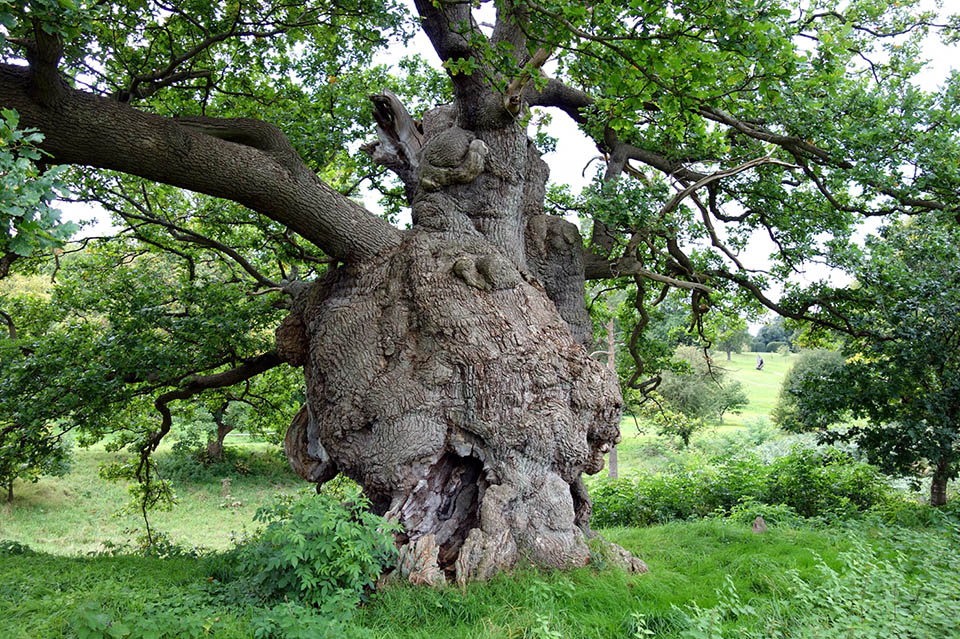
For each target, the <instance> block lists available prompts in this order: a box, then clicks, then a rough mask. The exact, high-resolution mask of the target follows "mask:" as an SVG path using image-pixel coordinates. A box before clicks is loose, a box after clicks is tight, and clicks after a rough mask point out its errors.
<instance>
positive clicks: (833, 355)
mask: <svg viewBox="0 0 960 639" xmlns="http://www.w3.org/2000/svg"><path fill="white" fill-rule="evenodd" d="M843 364H844V357H843V354H841V353H839V352H837V351H824V350H812V351H804V352H803V353H801V354H800V357H798V358H797V363H796V364H794V365H793V366H792V367H791V368H790V370H789V371H787V374H786V375H785V376H784V377H783V382H781V384H780V394H779V395H778V396H777V405H776V406H774V408H773V412H772V413H771V414H770V417H771V419H773V422H774V423H775V424H777V425H778V426H779V427H780V428H782V429H784V430H787V431H791V432H795V433H798V432H803V431H808V430H812V429H815V428H817V427H818V426H820V425H821V424H819V423H818V422H817V421H816V419H815V418H816V416H815V415H810V414H806V413H804V412H803V411H801V410H800V406H799V402H798V395H799V394H801V393H803V392H804V391H803V388H804V385H805V384H810V383H813V381H812V380H815V379H829V377H830V376H831V375H832V374H833V373H835V372H836V371H838V370H840V369H841V368H843Z"/></svg>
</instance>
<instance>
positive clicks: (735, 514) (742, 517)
mask: <svg viewBox="0 0 960 639" xmlns="http://www.w3.org/2000/svg"><path fill="white" fill-rule="evenodd" d="M717 514H718V515H721V516H724V517H728V518H729V519H731V520H732V521H735V522H737V523H739V524H743V525H744V526H749V525H750V524H752V523H753V522H754V521H755V520H756V519H757V517H763V520H764V521H765V522H766V523H767V525H770V526H779V525H784V524H786V525H792V524H797V523H799V522H800V521H801V517H800V515H799V514H798V513H797V511H796V510H794V509H793V508H792V507H790V506H787V505H786V504H765V503H763V502H762V501H759V500H757V499H753V498H750V497H746V498H744V499H742V500H741V501H740V503H738V504H737V505H736V506H734V507H733V508H731V509H730V512H729V513H724V512H722V511H720V512H718V513H717Z"/></svg>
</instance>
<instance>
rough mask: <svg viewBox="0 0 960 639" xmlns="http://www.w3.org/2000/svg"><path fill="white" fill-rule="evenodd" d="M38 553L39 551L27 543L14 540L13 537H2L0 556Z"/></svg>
mask: <svg viewBox="0 0 960 639" xmlns="http://www.w3.org/2000/svg"><path fill="white" fill-rule="evenodd" d="M36 554H37V551H35V550H34V549H33V548H31V547H30V546H28V545H26V544H21V543H20V542H19V541H13V540H12V539H0V557H2V556H5V555H6V556H12V555H23V556H31V555H36Z"/></svg>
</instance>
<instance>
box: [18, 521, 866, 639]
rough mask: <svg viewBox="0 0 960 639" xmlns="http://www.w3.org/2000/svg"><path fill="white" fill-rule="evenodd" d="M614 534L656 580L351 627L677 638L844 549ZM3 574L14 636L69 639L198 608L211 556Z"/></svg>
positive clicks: (805, 537)
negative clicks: (92, 613)
mask: <svg viewBox="0 0 960 639" xmlns="http://www.w3.org/2000/svg"><path fill="white" fill-rule="evenodd" d="M607 536H608V537H610V538H611V539H614V540H616V541H618V542H620V543H621V544H623V545H624V546H625V547H627V548H630V549H631V550H633V551H635V552H636V553H637V554H638V555H639V556H642V557H643V558H644V559H645V560H646V561H647V563H648V564H649V566H650V569H651V572H650V573H649V574H647V575H638V576H630V575H626V574H624V573H622V572H621V571H619V570H616V569H611V568H606V569H604V568H603V567H602V566H600V567H595V568H585V569H578V570H573V571H569V572H564V573H548V572H543V571H539V570H537V569H533V568H526V569H521V570H519V571H517V572H515V573H514V574H510V575H501V576H499V577H497V578H495V579H494V580H493V581H491V582H489V583H486V584H471V585H470V586H468V587H467V588H466V589H463V590H460V589H457V588H454V587H445V588H441V589H428V588H423V587H412V586H406V585H399V586H392V587H388V588H385V589H382V590H380V591H378V592H377V593H376V594H375V595H374V596H373V598H372V599H371V601H370V602H369V603H368V604H367V605H365V606H364V607H363V608H361V610H360V611H359V612H358V614H357V615H356V618H355V626H356V627H357V628H358V629H362V630H364V631H366V632H368V633H369V634H362V635H358V636H369V637H378V638H379V637H396V638H398V639H399V638H404V639H406V638H409V639H414V638H416V639H434V638H437V637H442V638H451V639H453V638H463V639H472V638H475V637H503V638H518V639H519V638H525V637H543V638H546V639H550V638H553V637H563V638H564V639H567V638H570V639H573V638H578V637H583V638H587V637H591V638H593V637H610V638H614V637H616V638H619V637H632V636H635V635H634V631H635V630H636V625H637V619H638V617H642V618H643V619H644V620H645V623H647V624H648V626H649V627H653V628H656V629H658V631H659V632H658V634H657V636H663V637H672V636H678V631H680V630H682V628H683V624H684V621H683V617H682V615H680V614H678V610H679V609H680V608H682V607H685V606H689V605H690V604H692V603H696V604H697V605H699V606H701V607H710V606H714V605H716V603H717V597H718V593H719V592H720V591H721V590H722V589H723V588H724V586H725V582H726V580H727V579H728V578H729V579H730V580H731V583H732V584H733V585H734V587H735V588H736V589H738V590H739V591H742V592H743V593H744V594H745V595H746V596H747V597H748V598H749V600H750V601H751V602H752V603H753V604H754V605H762V604H765V603H766V602H772V601H774V600H775V599H776V598H777V597H778V596H782V595H783V593H784V591H785V590H786V589H787V588H788V584H787V580H786V578H785V577H784V575H785V574H786V573H787V572H788V571H791V570H796V571H798V574H801V575H803V576H806V577H807V578H815V576H816V571H817V566H818V565H819V563H820V562H821V560H823V561H826V562H828V564H830V565H833V566H837V565H839V563H838V561H837V554H838V552H840V551H841V550H843V549H845V548H847V547H848V544H847V542H845V541H844V540H843V539H842V538H841V536H838V535H834V534H832V533H828V532H825V531H813V530H796V529H790V528H784V529H777V530H772V531H771V532H770V534H767V535H764V536H757V535H754V534H752V533H751V532H750V530H749V528H748V527H746V526H737V525H734V524H730V523H726V522H720V521H703V522H696V523H676V524H668V525H665V526H656V527H652V528H646V529H614V530H610V531H607ZM0 574H2V575H4V583H5V587H4V588H2V589H0V618H3V619H6V620H8V621H9V623H8V624H7V625H6V626H5V629H4V633H3V636H4V637H6V638H8V639H34V638H48V637H51V638H52V637H58V638H59V637H73V636H75V635H74V634H73V630H72V629H73V628H74V627H75V626H76V625H77V623H78V619H79V617H80V616H81V615H82V614H83V613H84V611H89V610H98V611H102V612H103V613H105V614H107V615H109V616H110V617H111V619H113V620H115V621H120V620H123V621H124V622H127V623H129V622H130V621H131V620H135V619H137V618H138V615H143V614H150V610H151V606H152V605H156V604H163V605H166V604H167V603H172V602H181V601H183V600H189V601H195V602H196V603H197V605H200V604H201V602H203V597H202V596H198V594H197V593H198V587H200V585H201V584H203V583H205V582H206V579H205V574H206V573H205V564H204V560H202V559H191V558H176V559H172V560H161V559H152V558H143V557H135V556H121V557H91V558H71V557H61V556H54V555H37V556H0ZM179 605H182V604H179ZM205 605H208V604H205ZM198 612H199V613H200V614H202V615H205V616H206V618H205V625H207V626H208V630H207V632H205V633H204V635H203V636H211V637H249V636H251V634H250V626H251V625H252V623H253V620H252V618H253V617H255V616H256V615H257V614H258V613H257V611H256V610H253V609H244V608H242V607H238V608H233V609H231V608H229V607H226V606H217V605H213V606H212V607H207V608H206V609H203V610H199V611H198V610H191V611H184V614H196V613H198ZM755 621H756V620H754V621H751V624H752V623H754V622H755ZM637 636H639V635H637Z"/></svg>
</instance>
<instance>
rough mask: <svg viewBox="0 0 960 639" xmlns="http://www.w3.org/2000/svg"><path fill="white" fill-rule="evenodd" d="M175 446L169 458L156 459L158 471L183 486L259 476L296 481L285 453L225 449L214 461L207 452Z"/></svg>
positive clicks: (265, 478)
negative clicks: (230, 478)
mask: <svg viewBox="0 0 960 639" xmlns="http://www.w3.org/2000/svg"><path fill="white" fill-rule="evenodd" d="M181 443H182V442H177V443H176V444H174V446H173V449H172V450H171V451H170V452H169V453H166V454H158V455H157V456H156V463H157V468H158V470H159V472H160V475H161V476H162V477H163V478H164V479H168V480H172V481H177V482H183V483H211V482H215V481H217V480H219V479H222V478H223V477H229V476H236V475H238V474H239V475H256V476H257V477H260V478H263V479H264V480H270V479H280V478H284V477H292V476H293V471H292V470H291V469H290V465H289V464H288V463H287V459H286V457H285V456H284V455H283V450H282V449H280V448H277V449H276V450H270V451H256V450H249V449H243V448H232V447H230V448H228V447H224V449H223V456H222V457H221V458H220V459H218V460H211V459H210V458H209V457H207V455H206V449H205V448H203V447H201V448H195V447H193V446H186V445H184V446H181Z"/></svg>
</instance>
